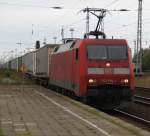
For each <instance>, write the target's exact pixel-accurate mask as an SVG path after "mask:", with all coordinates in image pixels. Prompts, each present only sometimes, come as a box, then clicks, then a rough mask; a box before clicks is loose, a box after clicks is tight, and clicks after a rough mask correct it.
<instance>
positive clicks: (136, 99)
mask: <svg viewBox="0 0 150 136" xmlns="http://www.w3.org/2000/svg"><path fill="white" fill-rule="evenodd" d="M134 102H135V103H140V104H143V105H146V106H150V98H147V97H143V96H140V95H135V96H134Z"/></svg>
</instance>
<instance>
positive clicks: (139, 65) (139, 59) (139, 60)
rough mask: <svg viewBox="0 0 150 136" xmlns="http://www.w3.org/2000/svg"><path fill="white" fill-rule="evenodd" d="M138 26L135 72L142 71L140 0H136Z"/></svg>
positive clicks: (139, 72)
mask: <svg viewBox="0 0 150 136" xmlns="http://www.w3.org/2000/svg"><path fill="white" fill-rule="evenodd" d="M138 1H139V2H138V26H137V58H136V74H137V75H138V74H141V73H142V54H143V53H142V1H143V0H138Z"/></svg>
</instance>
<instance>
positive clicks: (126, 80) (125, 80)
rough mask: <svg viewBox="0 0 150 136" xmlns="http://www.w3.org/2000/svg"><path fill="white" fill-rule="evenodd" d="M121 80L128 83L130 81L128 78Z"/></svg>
mask: <svg viewBox="0 0 150 136" xmlns="http://www.w3.org/2000/svg"><path fill="white" fill-rule="evenodd" d="M121 82H122V83H125V84H127V83H129V80H128V79H123V80H121Z"/></svg>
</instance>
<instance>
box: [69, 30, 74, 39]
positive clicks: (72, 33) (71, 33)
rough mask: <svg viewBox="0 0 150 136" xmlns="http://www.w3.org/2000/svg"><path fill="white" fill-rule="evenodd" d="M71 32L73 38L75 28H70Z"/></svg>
mask: <svg viewBox="0 0 150 136" xmlns="http://www.w3.org/2000/svg"><path fill="white" fill-rule="evenodd" d="M70 32H71V38H73V32H74V28H70Z"/></svg>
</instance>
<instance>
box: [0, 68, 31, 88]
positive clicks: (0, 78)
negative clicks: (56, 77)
mask: <svg viewBox="0 0 150 136" xmlns="http://www.w3.org/2000/svg"><path fill="white" fill-rule="evenodd" d="M23 82H24V84H33V82H32V81H31V80H29V79H26V78H23V75H22V74H21V73H20V72H16V71H15V70H8V69H0V84H3V85H16V84H22V83H23Z"/></svg>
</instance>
